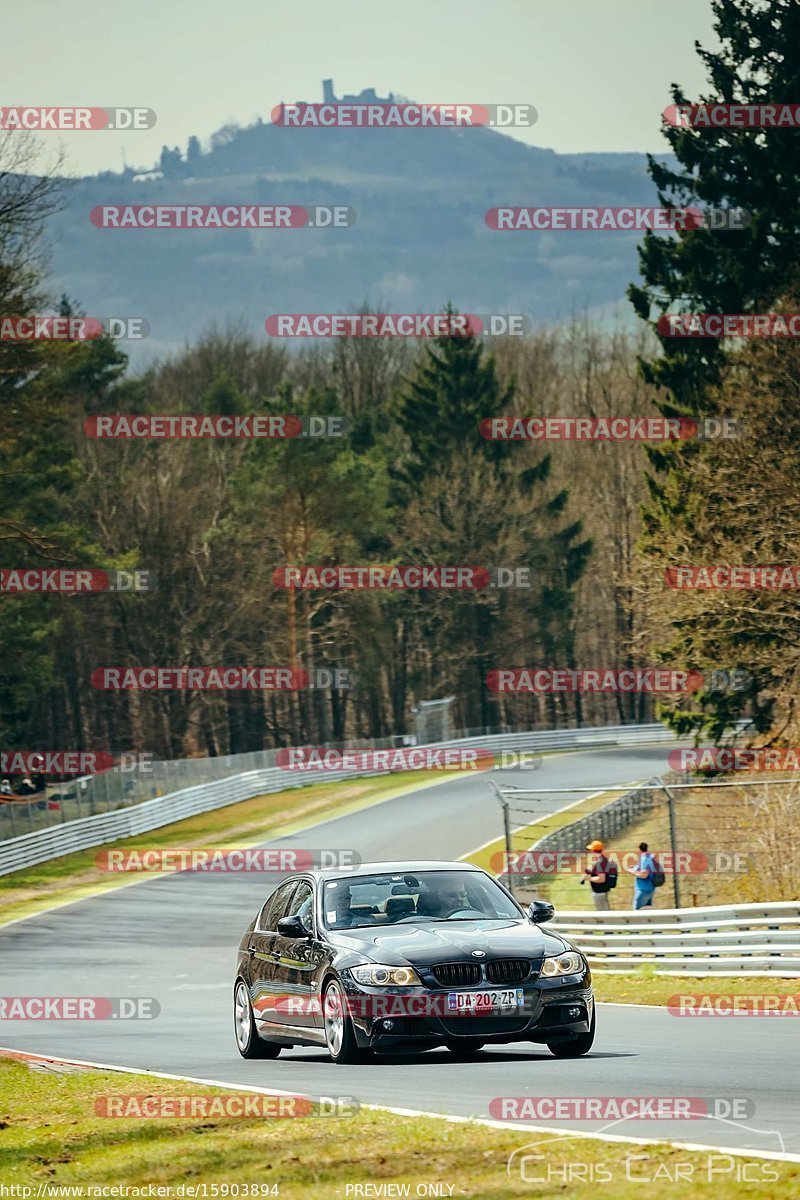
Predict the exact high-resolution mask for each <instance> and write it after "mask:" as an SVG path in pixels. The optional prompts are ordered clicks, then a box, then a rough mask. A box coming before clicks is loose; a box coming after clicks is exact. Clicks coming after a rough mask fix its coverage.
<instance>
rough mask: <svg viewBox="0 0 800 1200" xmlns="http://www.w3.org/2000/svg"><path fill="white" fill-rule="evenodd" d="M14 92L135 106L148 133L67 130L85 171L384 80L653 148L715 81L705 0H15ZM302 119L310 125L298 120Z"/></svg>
mask: <svg viewBox="0 0 800 1200" xmlns="http://www.w3.org/2000/svg"><path fill="white" fill-rule="evenodd" d="M2 29H3V67H2V96H0V104H2V105H36V106H38V105H78V104H85V105H97V106H109V105H140V106H143V107H149V108H152V109H155V111H156V112H157V114H158V123H157V125H156V127H155V129H153V130H152V131H147V132H145V131H142V132H139V133H116V132H114V133H111V132H95V133H89V132H87V133H73V134H55V133H51V134H48V135H46V138H47V144H48V145H55V144H56V141H57V140H58V139H59V138H61V139H62V140H63V144H64V146H65V149H66V151H67V154H68V158H69V164H70V167H71V169H72V170H73V171H77V172H80V173H83V172H92V171H97V170H102V169H112V170H116V169H118V168H119V167H120V166H121V165H122V161H123V152H124V154H125V156H126V158H127V161H128V162H129V163H130V164H131V165H134V166H150V165H152V164H153V162H154V161H155V159H156V158H157V156H158V154H159V152H160V149H161V146H162V145H163V144H164V143H167V144H168V145H170V146H172V145H179V146H180V147H181V149H185V146H186V141H187V139H188V137H189V135H190V134H192V133H194V134H197V135H198V136H199V137H200V138H201V141H205V140H206V139H207V138H208V137H209V136H210V134H211V133H212V132H213V131H214V130H215V129H218V128H219V127H220V126H222V125H224V124H227V123H229V122H236V123H239V124H249V123H250V122H252V121H253V120H254V119H255V118H256V117H257V116H258V115H261V116H263V117H264V118H265V119H268V118H269V113H270V111H271V109H272V107H273V105H274V104H276V103H277V102H278V101H280V100H281V99H284V100H311V101H316V100H320V99H321V84H320V81H321V79H323V78H325V77H330V76H332V77H333V79H334V82H335V87H336V92H337V95H341V94H342V93H343V92H358V91H360V90H361V89H362V88H364V87H369V86H374V87H375V88H376V89H377V90H378V92H379V93H380V94H382V95H385V94H386V93H387V92H389V91H394V92H399V93H401V94H403V95H405V96H409V97H412V98H413V99H415V100H420V101H430V102H457V101H460V102H462V103H504V102H508V103H520V102H527V103H529V104H533V105H535V107H536V108H537V109H538V112H539V120H538V123H537V124H536V125H535V126H534V127H533V128H532V129H530V130H519V131H516V132H515V134H514V136H517V137H521V138H523V139H524V140H526V141H530V142H532V143H533V144H535V145H539V146H547V147H551V148H553V149H555V150H558V151H562V152H574V151H582V150H594V151H596V150H655V151H661V150H663V149H664V148H665V145H666V143H664V141H663V139H662V138H661V136H660V134H659V114H660V112H661V110H662V109H663V108H664V106H665V105H666V104H668V103H669V101H670V97H669V90H668V89H669V85H670V83H671V82H672V81H677V82H680V83H681V84H683V85H684V87H685V89H686V91H687V93H688V94H689V95H690V96H693V95H696V94H697V93H698V92H699V91H700V90H701V89H702V88H703V84H704V78H703V73H702V69H701V65H700V63H699V60H698V59H697V57H696V55H695V53H694V49H693V45H694V41H695V40H696V39H699V40H700V41H701V42H702V43H703V44H704V45H706V46H712V45H713V44H714V41H713V34H712V29H711V7H710V2H709V0H668V3H666V4H665V3H663V0H482V2H480V3H479V2H478V0H403V2H402V3H397V2H391V0H294V2H293V3H292V2H288V3H287V2H286V0H282V2H281V3H275V2H274V0H227V2H226V3H219V0H183V2H182V0H174V2H173V3H170V0H138V3H136V4H134V5H132V6H131V7H130V8H125V6H124V5H116V4H108V5H96V4H95V5H92V4H85V5H70V6H66V7H65V6H64V4H63V3H62V2H61V0H27V3H26V4H24V5H23V4H7V5H6V6H5V10H4V13H3V18H2ZM298 136H300V135H298Z"/></svg>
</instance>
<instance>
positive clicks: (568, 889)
mask: <svg viewBox="0 0 800 1200" xmlns="http://www.w3.org/2000/svg"><path fill="white" fill-rule="evenodd" d="M780 779H782V777H781V776H780V775H776V774H775V772H766V773H765V772H761V773H756V772H752V773H751V772H748V773H747V780H748V785H747V786H740V787H728V786H724V787H714V786H709V785H707V784H705V785H703V786H698V787H696V788H690V789H687V790H686V791H683V790H676V791H675V792H674V793H673V795H674V797H675V809H674V812H675V831H676V845H677V850H678V853H679V854H681V853H683V854H688V855H690V856H691V857H690V859H689V860H687V861H688V863H689V865H690V866H692V867H693V866H695V865H697V866H702V869H700V870H696V871H692V870H689V871H683V870H682V871H681V872H680V873H679V877H678V883H679V896H680V907H682V908H695V907H702V906H705V905H714V904H743V903H765V902H768V901H773V900H793V899H797V897H798V895H800V859H798V858H797V856H796V855H795V854H793V853H792V852H791V851H790V849H789V847H790V846H791V845H792V844H793V843H796V842H797V841H798V840H800V805H799V804H798V799H800V781H798V780H797V779H796V778H795V779H788V778H787V779H786V780H785V781H784V782H781V783H780V784H779V785H777V784H776V781H777V780H780ZM722 781H723V782H724V783H725V784H726V785H727V784H728V783H730V782H732V781H731V780H730V779H727V778H724V777H723V780H722ZM764 783H766V784H767V785H768V786H759V784H761V785H763V784H764ZM610 798H611V796H610V795H607V796H605V797H602V798H599V800H597V801H592V802H591V804H593V805H594V807H595V808H600V807H602V806H603V804H605V803H607V802H608V800H609V799H610ZM584 803H585V802H584ZM591 811H593V809H592V808H591V807H587V808H584V807H583V806H580V807H578V806H576V807H574V808H570V809H568V810H566V811H563V812H562V813H556V814H554V816H553V817H547V818H544V819H543V821H538V822H536V823H535V824H534V825H531V826H528V827H527V828H526V829H524V830H520V831H518V832H515V834H514V848H515V849H519V850H523V849H528V848H530V846H531V845H532V844H533V843H534V842H535V841H537V840H538V839H539V838H541V837H544V836H545V834H547V833H551V832H553V831H554V830H555V829H557V828H561V827H563V826H564V825H569V824H571V823H572V822H573V821H574V820H577V819H578V817H580V816H583V815H584V814H585V812H591ZM557 821H558V823H556V822H557ZM640 842H647V844H648V846H649V847H650V849H651V850H652V851H654V852H655V853H656V854H657V855H658V854H660V855H661V856H662V858H663V857H664V856H669V853H670V848H671V837H670V823H669V807H668V804H667V799H666V796H665V795H663V794H662V795H661V797H660V798H659V801H658V803H657V804H656V805H655V806H654V807H653V809H652V810H651V811H650V812H649V813H648V814H647V816H646V817H643V818H642V819H641V820H640V821H637V822H635V824H632V825H629V826H627V828H625V829H623V830H621V831H620V832H619V833H618V834H616V835H615V837H614V838H613V839H612V840H611V841H609V842H607V844H606V848H607V852H608V853H609V854H610V855H611V857H612V858H616V860H617V862H618V863H619V865H620V867H621V868H622V869H621V870H620V872H619V877H618V883H617V887H616V889H615V890H614V891H612V892H611V893H610V894H609V900H610V905H611V908H612V909H628V908H632V907H633V876H632V875H630V874H628V871H627V870H626V869H625V868H629V867H630V866H631V865H632V864H633V862H634V861H635V858H636V855H637V853H638V849H637V848H638V846H639V843H640ZM502 849H503V846H502V842H501V841H499V842H498V843H497V844H496V845H494V846H493V847H492V852H497V851H498V850H502ZM476 853H477V854H479V855H481V856H483V855H484V854H485V849H482V850H480V851H478V852H476ZM470 858H471V859H472V860H473V861H476V859H475V858H474V856H473V855H470ZM590 858H591V856H590V855H586V864H585V865H588V863H589V860H590ZM481 865H484V863H482V864H481ZM485 865H487V867H488V860H487V862H486V864H485ZM664 865H665V867H666V869H667V880H666V883H665V884H664V886H663V887H661V888H658V889H657V890H656V892H655V894H654V897H653V907H654V908H673V907H674V905H675V893H674V888H673V877H672V874H671V872H670V869H669V858H668V857H667V861H666V862H665V863H664ZM580 880H581V876H580V874H576V873H575V872H564V873H562V874H558V875H541V876H539V877H538V878H536V879H535V880H533V881H532V882H533V884H534V888H535V892H534V889H533V888H528V889H526V888H519V889H515V890H517V891H518V893H519V896H520V898H521V899H524V898H526V896H527V895H529V894H530V895H533V894H535V895H536V896H538V897H539V898H540V899H542V900H549V901H550V903H551V904H554V905H555V907H556V910H558V909H567V910H569V909H591V908H592V907H593V902H592V893H591V890H590V889H589V886H588V884H584V885H583V886H582V885H581V882H580Z"/></svg>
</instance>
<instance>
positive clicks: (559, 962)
mask: <svg viewBox="0 0 800 1200" xmlns="http://www.w3.org/2000/svg"><path fill="white" fill-rule="evenodd" d="M582 974H583V959H582V958H581V956H580V954H576V953H575V951H574V950H569V951H567V952H566V953H565V954H550V955H548V957H547V958H546V959H545V960H544V962H543V963H542V968H541V970H540V971H539V978H540V979H552V978H553V977H554V976H556V975H582Z"/></svg>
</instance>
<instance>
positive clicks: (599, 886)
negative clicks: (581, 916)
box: [581, 841, 617, 912]
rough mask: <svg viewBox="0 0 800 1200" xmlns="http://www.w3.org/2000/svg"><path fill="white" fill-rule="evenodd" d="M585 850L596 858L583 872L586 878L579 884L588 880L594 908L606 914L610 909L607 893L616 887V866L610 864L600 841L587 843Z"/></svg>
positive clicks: (612, 863)
mask: <svg viewBox="0 0 800 1200" xmlns="http://www.w3.org/2000/svg"><path fill="white" fill-rule="evenodd" d="M586 849H587V850H589V851H590V852H591V853H592V854H594V855H595V856H596V857H595V860H594V862H593V863H592V865H591V866H590V867H587V868H586V870H585V871H584V872H583V873H584V875H585V876H586V878H585V879H582V880H581V883H585V882H586V879H588V880H589V886H590V887H591V889H592V899H593V900H594V906H595V908H596V909H597V910H598V911H599V912H608V911H609V909H610V908H611V904H610V903H609V899H608V893H609V892H610V891H611V889H612V888H615V887H616V886H617V864H616V863H614V862H611V860H610V859H609V857H608V856H607V854H606V852H605V847H604V845H603V843H602V842H601V841H594V842H589V845H588V846H587V847H586Z"/></svg>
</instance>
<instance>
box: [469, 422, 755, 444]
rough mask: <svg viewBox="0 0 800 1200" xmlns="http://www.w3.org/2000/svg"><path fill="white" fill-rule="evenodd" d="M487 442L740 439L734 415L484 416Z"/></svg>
mask: <svg viewBox="0 0 800 1200" xmlns="http://www.w3.org/2000/svg"><path fill="white" fill-rule="evenodd" d="M478 432H479V433H480V435H481V437H482V438H483V439H484V440H485V441H487V442H673V441H710V440H712V439H714V438H725V439H731V438H737V437H739V436H740V434H741V422H740V421H736V420H734V419H733V418H732V417H702V418H700V417H697V418H695V417H611V416H608V417H511V416H509V417H485V418H484V419H483V420H482V421H481V422H480V424H479V426H478Z"/></svg>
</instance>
